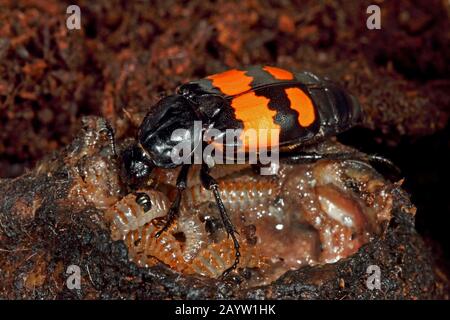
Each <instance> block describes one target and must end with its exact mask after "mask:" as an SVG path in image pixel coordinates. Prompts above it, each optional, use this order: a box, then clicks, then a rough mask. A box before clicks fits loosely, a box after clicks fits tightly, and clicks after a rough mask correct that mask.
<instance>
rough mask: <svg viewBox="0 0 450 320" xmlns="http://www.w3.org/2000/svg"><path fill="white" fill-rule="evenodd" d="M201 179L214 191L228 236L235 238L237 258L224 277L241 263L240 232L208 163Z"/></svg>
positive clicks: (208, 188) (201, 172)
mask: <svg viewBox="0 0 450 320" xmlns="http://www.w3.org/2000/svg"><path fill="white" fill-rule="evenodd" d="M200 179H201V181H202V185H203V187H204V188H205V189H207V190H211V191H212V192H213V194H214V198H215V199H216V204H217V208H218V209H219V212H220V217H221V219H222V223H223V225H224V227H225V230H226V232H227V234H228V237H231V239H232V240H233V245H234V257H235V259H234V262H233V264H232V265H231V266H230V267H229V268H227V269H226V270H225V271H224V272H223V273H222V278H224V277H226V276H227V275H228V274H229V273H230V272H231V271H233V270H234V269H236V267H237V266H238V265H239V261H240V257H241V252H240V251H239V249H240V245H239V241H238V240H237V238H236V234H238V232H237V231H236V229H235V227H234V226H233V223H232V222H231V219H230V216H229V215H228V213H227V211H226V209H225V206H224V204H223V202H222V199H221V198H220V192H219V187H218V184H217V181H216V180H215V179H214V178H213V177H211V175H210V174H209V168H208V166H207V165H206V164H203V165H202V169H201V171H200Z"/></svg>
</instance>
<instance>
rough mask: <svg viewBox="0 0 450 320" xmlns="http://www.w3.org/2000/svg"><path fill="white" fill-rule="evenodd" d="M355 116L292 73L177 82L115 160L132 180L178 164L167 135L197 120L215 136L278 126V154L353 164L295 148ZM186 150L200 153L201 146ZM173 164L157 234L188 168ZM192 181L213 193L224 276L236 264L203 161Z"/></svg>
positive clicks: (323, 84)
mask: <svg viewBox="0 0 450 320" xmlns="http://www.w3.org/2000/svg"><path fill="white" fill-rule="evenodd" d="M361 118H362V113H361V107H360V105H359V103H358V101H357V99H356V98H355V97H353V96H352V95H350V94H348V93H347V92H346V91H345V90H343V89H342V88H341V87H339V86H338V85H337V84H336V83H334V82H332V81H330V80H328V79H323V78H319V77H318V76H316V75H314V74H312V73H310V72H300V73H293V72H290V71H288V70H284V69H280V68H276V67H269V66H264V67H260V66H252V67H249V68H246V69H242V70H240V69H233V70H229V71H226V72H223V73H219V74H215V75H212V76H209V77H206V78H204V79H201V80H198V81H192V82H189V83H186V84H183V85H181V86H180V87H179V88H178V90H177V93H176V94H174V95H170V96H167V97H165V98H163V99H161V100H160V101H159V102H158V103H157V105H156V106H154V107H153V108H152V109H151V110H150V111H149V113H148V114H147V115H146V117H145V119H144V120H143V122H142V124H141V126H140V128H139V132H138V137H137V143H136V144H135V145H133V146H132V147H130V148H129V149H127V150H126V151H125V152H124V154H123V163H124V166H125V169H126V172H127V175H128V178H129V179H130V180H132V181H142V180H143V179H145V178H147V177H148V176H149V175H150V173H151V171H152V169H153V168H155V167H160V168H174V167H177V166H180V164H174V163H173V161H172V159H171V156H170V154H171V151H172V149H173V148H174V146H175V144H177V143H178V142H179V141H173V139H171V135H172V133H173V132H174V130H176V129H180V128H182V129H186V130H193V126H194V121H201V122H202V124H203V129H208V128H211V127H214V128H215V129H219V130H223V131H225V130H226V129H238V128H240V129H244V130H246V129H254V130H260V129H270V128H278V129H279V142H278V143H279V146H278V147H279V150H280V155H281V156H283V157H295V158H296V159H297V160H304V161H316V160H319V159H324V158H334V159H336V158H339V159H354V158H355V157H356V158H357V159H360V160H361V158H360V156H355V155H354V154H338V155H336V154H333V155H328V154H316V153H314V154H311V153H304V152H303V153H302V147H304V146H307V145H309V146H310V145H311V144H314V143H318V142H320V141H323V140H324V139H326V138H329V137H331V136H334V135H336V134H338V133H340V132H342V131H345V130H347V129H349V128H351V127H353V126H354V125H356V124H358V123H359V122H360V121H361ZM192 143H194V142H193V141H192ZM250 143H252V142H250ZM193 147H194V148H196V147H199V148H204V147H205V144H203V145H200V146H198V145H197V146H193ZM269 147H270V146H269ZM373 159H375V160H376V159H377V158H375V156H374V158H373ZM380 159H383V158H380ZM364 160H367V159H364ZM369 160H371V159H369ZM386 161H388V160H386ZM181 166H182V168H181V170H180V173H179V176H178V179H177V190H178V192H177V196H176V198H175V200H174V202H173V203H172V205H171V207H170V209H169V211H168V213H167V216H166V222H165V225H164V227H162V228H161V230H160V231H159V232H158V233H157V236H159V235H160V234H161V233H162V232H164V231H165V230H167V229H168V227H169V226H170V225H171V224H172V222H173V221H174V219H175V218H176V216H177V214H178V211H179V206H180V201H181V197H182V193H183V190H184V189H185V188H186V185H187V176H188V170H189V168H190V164H181ZM200 178H201V181H202V184H203V186H204V187H205V188H206V189H208V190H211V191H212V192H213V193H214V196H215V199H216V203H217V206H218V209H219V212H220V215H221V218H222V222H223V224H224V227H225V230H226V231H227V233H228V235H229V236H231V237H232V240H233V241H234V247H235V253H236V259H235V262H234V264H233V265H232V266H230V268H228V269H227V270H226V271H225V272H224V274H227V273H229V272H230V271H231V270H233V269H234V268H236V266H237V265H238V263H239V256H240V253H239V242H238V240H237V239H236V236H235V233H236V231H235V229H234V227H233V225H232V223H231V220H230V218H229V216H228V214H227V212H226V208H225V207H224V205H223V203H222V200H221V199H220V195H219V192H218V187H217V183H216V181H215V180H214V178H213V177H211V176H210V174H209V166H208V165H207V164H202V169H201V170H200Z"/></svg>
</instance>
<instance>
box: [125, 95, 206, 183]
mask: <svg viewBox="0 0 450 320" xmlns="http://www.w3.org/2000/svg"><path fill="white" fill-rule="evenodd" d="M191 103H192V102H190V101H189V100H188V99H187V98H185V97H184V96H182V95H178V94H175V95H171V96H167V97H165V98H163V99H161V100H160V101H159V102H158V103H157V104H156V105H155V106H154V107H153V108H152V109H151V110H150V112H149V113H148V114H147V115H146V117H145V118H144V120H143V121H142V124H141V126H140V127H139V132H138V136H137V141H136V143H135V144H134V145H133V146H131V147H130V148H128V149H127V150H125V152H124V153H123V155H122V160H123V165H124V168H125V172H126V175H127V178H128V180H129V181H131V182H132V184H139V182H141V181H144V180H145V178H147V177H148V176H149V175H150V174H151V172H152V170H153V168H155V167H158V168H165V169H171V168H175V167H178V166H180V165H181V163H177V162H175V161H174V160H173V159H172V152H173V151H174V150H176V148H175V147H176V146H177V145H178V144H180V143H181V142H182V143H184V144H188V145H190V146H191V150H194V149H195V148H196V147H197V143H198V141H199V140H198V138H197V139H196V138H195V135H196V134H198V133H200V132H197V131H198V130H197V131H195V130H194V121H196V120H198V117H197V116H196V114H195V112H193V109H192V107H191ZM196 141H197V142H196ZM187 156H190V155H187ZM183 157H184V156H183Z"/></svg>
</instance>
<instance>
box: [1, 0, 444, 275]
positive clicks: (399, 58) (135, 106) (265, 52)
mask: <svg viewBox="0 0 450 320" xmlns="http://www.w3.org/2000/svg"><path fill="white" fill-rule="evenodd" d="M69 4H75V2H70V3H65V2H58V1H38V0H34V1H0V128H1V130H0V177H3V178H7V177H15V176H18V175H20V174H21V173H23V172H24V171H25V170H26V169H27V168H31V167H33V165H34V164H35V163H36V161H38V160H39V159H41V158H42V157H43V156H44V155H47V154H49V153H51V152H52V151H55V150H57V149H58V148H60V147H61V146H64V145H65V144H67V143H68V142H70V141H71V139H72V136H73V134H74V133H75V132H76V130H77V129H78V128H79V126H80V121H79V120H80V118H81V117H82V116H83V115H87V114H95V115H101V116H104V117H106V118H107V119H108V120H109V121H110V122H111V123H112V124H113V126H114V127H115V129H116V132H117V136H118V138H119V139H121V138H123V137H126V136H132V135H133V134H134V132H135V129H136V126H137V125H138V124H139V122H140V120H141V118H142V115H143V114H145V112H146V110H148V108H149V106H151V105H152V104H153V103H154V102H156V101H157V100H158V99H159V98H160V97H161V95H164V94H167V93H170V92H172V91H173V90H174V89H175V88H176V86H177V85H179V84H180V83H182V82H183V81H186V80H189V79H194V78H199V77H204V76H206V75H208V74H212V73H215V72H218V71H222V70H225V69H227V68H230V67H238V66H246V65H250V64H269V65H276V66H280V67H285V68H287V69H291V70H311V71H314V72H315V73H318V74H320V75H326V76H328V77H330V78H333V79H335V80H336V81H339V82H340V83H342V84H343V85H344V86H345V87H347V88H348V90H349V91H350V92H352V93H353V94H355V95H356V96H358V98H359V99H360V101H361V103H362V104H363V108H364V111H365V113H366V115H367V119H366V121H365V123H364V125H363V127H362V128H355V129H353V130H351V131H349V132H347V133H345V134H344V135H342V136H341V137H340V139H341V141H343V142H345V143H347V144H350V145H354V146H357V147H358V148H360V149H361V150H363V151H365V152H377V153H380V154H382V155H384V156H386V157H388V158H391V159H392V160H393V161H394V162H395V163H397V164H398V165H399V166H400V167H401V169H402V171H403V174H404V176H405V184H404V185H405V188H406V189H407V190H408V191H409V192H410V193H411V194H412V199H413V202H414V203H415V204H416V205H417V207H418V213H417V220H416V222H417V228H418V230H419V232H420V233H421V234H422V235H424V238H425V240H426V241H427V242H428V243H429V245H430V248H432V249H433V252H435V256H436V259H438V260H439V265H440V266H441V267H443V269H445V268H447V267H446V266H448V263H447V262H446V261H448V260H449V258H450V248H449V245H450V241H449V234H450V232H448V228H449V226H450V217H449V215H450V210H449V209H450V208H449V203H450V201H449V198H450V196H449V192H448V190H449V188H448V181H449V179H450V177H449V169H448V164H449V163H450V161H449V160H450V159H449V152H448V151H449V147H450V139H449V138H450V128H449V125H448V115H449V111H450V103H449V102H450V94H449V92H450V79H449V76H448V75H449V73H450V61H449V60H450V28H449V24H450V23H449V16H450V4H449V2H448V1H444V0H442V1H438V0H434V1H370V2H368V1H320V2H319V1H300V0H299V1H251V0H249V1H239V2H238V3H237V2H236V3H234V2H227V1H212V2H206V1H203V0H195V1H189V2H187V1H186V2H179V1H160V2H151V3H146V2H131V1H122V2H121V1H95V2H94V1H76V4H77V5H79V6H80V8H81V24H82V28H81V30H71V31H69V30H67V28H66V25H65V19H66V18H67V16H68V15H66V8H67V6H68V5H69ZM370 4H377V5H379V6H380V8H381V16H382V17H381V30H368V29H367V27H366V19H367V17H368V14H367V13H366V8H367V6H368V5H370ZM443 276H444V275H443Z"/></svg>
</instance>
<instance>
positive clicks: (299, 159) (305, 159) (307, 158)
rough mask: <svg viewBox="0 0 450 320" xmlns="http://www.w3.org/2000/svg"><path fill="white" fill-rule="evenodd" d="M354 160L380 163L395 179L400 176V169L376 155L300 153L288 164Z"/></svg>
mask: <svg viewBox="0 0 450 320" xmlns="http://www.w3.org/2000/svg"><path fill="white" fill-rule="evenodd" d="M322 159H326V160H355V161H361V162H365V163H367V162H372V163H380V164H383V165H384V166H386V167H388V168H389V169H390V170H392V171H393V172H394V174H395V176H396V177H398V176H400V174H401V171H400V168H399V167H397V166H396V165H395V164H394V163H393V162H392V161H391V160H389V159H386V158H384V157H382V156H379V155H376V154H363V153H358V152H341V153H323V154H321V153H317V152H304V153H303V152H302V153H298V154H296V155H293V156H290V157H289V159H288V162H291V163H311V162H315V161H318V160H322Z"/></svg>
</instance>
